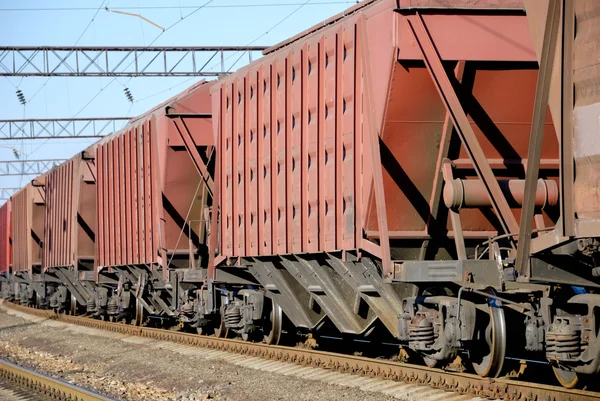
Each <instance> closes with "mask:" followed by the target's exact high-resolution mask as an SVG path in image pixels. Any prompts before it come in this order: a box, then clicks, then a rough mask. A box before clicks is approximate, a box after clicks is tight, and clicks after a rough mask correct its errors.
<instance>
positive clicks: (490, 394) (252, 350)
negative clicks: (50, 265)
mask: <svg viewBox="0 0 600 401" xmlns="http://www.w3.org/2000/svg"><path fill="white" fill-rule="evenodd" d="M4 305H5V306H6V307H7V308H8V309H12V310H15V311H19V312H22V313H27V314H30V315H35V316H38V317H42V318H46V319H54V320H57V321H61V322H65V323H71V324H75V325H79V326H84V327H89V328H94V329H99V330H107V331H111V332H115V333H119V334H125V335H132V336H140V337H145V338H152V339H156V340H159V341H169V342H174V343H179V344H184V345H188V346H196V347H203V348H209V349H214V350H218V351H226V352H230V353H236V354H240V355H247V356H253V357H259V358H264V359H269V360H273V361H282V362H291V363H295V364H298V365H303V366H310V367H318V368H324V369H328V370H332V371H337V372H341V373H351V374H355V375H360V376H368V377H375V378H381V379H387V380H394V381H400V382H404V383H407V384H418V385H426V386H430V387H433V388H437V389H443V390H446V391H451V392H454V393H458V394H464V395H470V396H473V397H485V398H493V399H503V400H507V401H563V400H565V401H587V400H600V393H598V392H593V391H586V390H573V389H566V388H563V387H559V386H550V385H544V384H539V383H532V382H526V381H519V380H512V379H507V378H497V379H489V378H482V377H479V376H477V375H474V374H469V373H460V372H451V371H443V370H440V369H435V368H429V367H426V366H420V365H414V364H408V363H401V362H394V361H390V360H382V359H373V358H365V357H360V356H354V355H345V354H338V353H332V352H325V351H318V350H313V349H305V348H299V347H286V346H273V345H267V344H262V343H252V342H246V341H240V340H235V339H223V338H217V337H210V336H200V335H196V334H190V333H184V332H178V331H170V330H165V329H156V328H148V327H139V326H133V325H128V324H123V323H111V322H105V321H100V320H94V319H90V318H87V317H78V316H70V315H62V314H60V315H57V314H56V313H54V312H53V311H49V310H40V309H33V308H30V307H25V306H22V305H17V304H9V303H6V302H5V303H4Z"/></svg>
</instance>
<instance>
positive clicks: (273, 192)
mask: <svg viewBox="0 0 600 401" xmlns="http://www.w3.org/2000/svg"><path fill="white" fill-rule="evenodd" d="M599 16H600V6H599V5H598V4H597V2H596V1H594V0H574V1H573V0H562V1H560V0H545V1H541V0H525V1H523V0H504V1H501V0H485V1H478V2H472V1H462V0H435V1H434V0H374V1H373V0H366V1H364V2H362V3H359V4H357V5H355V6H354V7H352V8H350V9H348V10H347V11H345V12H344V13H342V14H340V15H337V16H334V17H332V18H330V19H329V20H327V21H325V22H324V23H323V24H319V25H318V26H315V27H312V28H310V29H308V30H306V31H304V32H302V33H300V34H298V35H297V36H295V37H293V38H291V39H289V40H286V41H284V42H282V43H279V44H277V45H275V46H273V47H271V48H269V49H267V50H266V51H265V52H264V55H263V57H262V58H260V59H258V60H255V61H254V62H252V63H250V64H249V65H247V66H246V67H244V68H241V69H240V70H239V71H236V72H234V73H232V74H230V75H228V76H226V77H223V78H221V79H218V80H216V81H209V82H200V83H198V84H196V85H194V86H193V87H191V88H189V89H188V90H186V91H185V92H183V93H181V94H179V95H178V96H176V97H174V98H172V99H170V100H168V101H167V102H165V103H163V104H161V105H159V106H157V107H156V108H154V109H153V110H151V111H149V112H147V113H146V114H143V115H141V116H140V117H138V118H136V119H133V120H131V121H130V122H129V123H128V125H127V126H126V127H125V128H124V129H122V130H121V131H119V132H116V133H114V134H112V135H110V136H108V137H105V138H103V139H102V140H100V141H99V142H98V143H95V144H93V145H92V146H90V147H89V148H88V149H86V150H85V151H83V152H81V153H80V154H78V155H76V156H75V157H73V158H72V159H70V160H68V161H67V162H65V163H64V164H62V165H60V166H58V167H55V168H54V169H52V170H51V171H49V172H48V173H46V174H44V175H42V176H40V177H38V178H36V179H34V180H33V181H31V182H30V183H29V184H27V185H26V186H25V187H24V188H23V189H22V190H20V191H19V192H18V193H16V194H15V195H13V196H12V198H11V199H10V201H9V202H7V203H6V204H4V206H2V208H1V209H0V234H1V235H0V272H1V274H2V294H3V296H4V297H7V298H10V299H13V300H15V301H17V302H21V303H22V304H25V305H32V306H36V307H42V308H52V309H55V310H56V311H57V312H60V313H63V312H64V313H71V314H87V315H89V316H90V317H93V318H98V319H110V320H115V321H121V320H123V319H125V320H127V321H129V322H131V323H133V324H138V325H141V324H145V322H146V321H147V319H163V320H165V321H170V322H176V323H178V324H179V325H180V326H181V327H187V328H188V329H191V330H197V332H198V333H199V334H201V335H214V336H219V337H225V336H241V337H242V338H243V339H244V340H247V341H265V342H267V343H269V344H278V343H279V342H280V341H282V338H283V337H284V335H285V333H304V334H311V335H312V336H314V338H317V339H318V338H319V336H320V335H321V334H322V333H330V332H332V331H334V332H336V333H338V334H339V335H341V336H342V337H346V338H355V339H356V338H361V339H370V338H376V337H377V336H382V335H391V336H393V337H394V338H395V339H396V340H397V342H398V344H400V345H401V346H402V348H403V349H404V350H405V351H406V353H407V354H410V355H411V356H412V357H413V358H415V357H416V358H420V359H421V360H422V362H423V363H426V364H427V365H429V366H431V367H433V366H438V367H441V366H445V365H447V364H448V363H449V362H452V361H453V360H454V359H455V358H456V357H457V356H459V355H460V356H461V357H462V358H463V360H465V361H467V362H468V363H469V364H470V365H472V369H473V370H474V372H476V373H477V374H479V375H481V376H487V377H497V376H499V375H502V374H503V368H505V366H506V364H505V360H507V359H509V358H523V359H529V360H538V361H543V362H544V363H547V364H550V365H551V366H552V367H553V370H554V372H555V374H556V377H557V379H558V381H559V382H560V383H561V384H562V385H563V386H566V387H570V388H572V387H576V386H580V385H581V384H582V383H584V382H585V381H586V379H589V378H591V377H593V376H594V375H597V374H598V373H600V295H599V294H600V293H599V290H598V288H599V287H600V267H598V266H599V265H598V264H596V262H597V261H598V260H599V256H600V252H599V249H600V192H599V190H598V185H599V184H598V183H599V182H600V181H599V177H600V162H599V160H600V141H598V135H599V132H598V119H599V115H600V95H599V94H600V79H599V77H600V72H599V71H600V70H599V69H598V65H597V57H598V54H599V53H598V46H599V45H598V43H600V42H599V41H598V38H599V36H600V31H599V30H598V26H600V24H599V23H598V22H599V21H600V20H599V19H598V18H599Z"/></svg>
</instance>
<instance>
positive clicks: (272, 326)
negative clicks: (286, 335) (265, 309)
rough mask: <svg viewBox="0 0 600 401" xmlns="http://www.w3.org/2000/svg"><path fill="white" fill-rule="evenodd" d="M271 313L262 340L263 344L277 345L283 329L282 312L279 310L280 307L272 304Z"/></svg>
mask: <svg viewBox="0 0 600 401" xmlns="http://www.w3.org/2000/svg"><path fill="white" fill-rule="evenodd" d="M272 305H273V306H272V308H271V313H270V315H269V320H268V321H267V322H266V324H265V327H264V331H263V332H264V340H265V343H267V344H270V345H277V344H279V340H281V331H282V327H283V311H282V310H281V306H279V305H278V304H276V303H275V302H272Z"/></svg>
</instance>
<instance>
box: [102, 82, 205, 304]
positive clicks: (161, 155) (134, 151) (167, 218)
mask: <svg viewBox="0 0 600 401" xmlns="http://www.w3.org/2000/svg"><path fill="white" fill-rule="evenodd" d="M209 87H210V84H208V83H205V82H201V83H199V84H197V85H194V86H193V87H191V88H189V89H188V90H186V91H185V92H183V93H182V94H180V95H178V96H176V97H174V98H172V99H170V100H168V101H167V102H165V103H163V104H162V105H160V106H158V107H157V108H155V109H153V110H152V111H150V112H149V113H147V114H144V115H142V116H140V117H138V118H136V119H134V120H132V121H131V122H130V123H129V124H128V125H127V126H126V127H125V128H124V129H123V130H121V131H120V132H118V133H116V134H114V135H111V136H109V137H107V138H105V139H104V140H102V141H100V142H99V143H98V144H97V147H96V168H97V200H96V201H97V222H98V228H97V240H96V255H97V266H96V274H97V279H98V280H99V281H100V282H102V281H103V280H104V281H106V283H111V282H115V280H116V281H118V282H119V283H120V284H119V289H118V294H115V297H114V300H113V298H111V299H110V300H109V301H111V302H112V304H111V305H110V307H109V308H110V310H111V313H113V314H120V313H121V311H122V310H124V309H127V307H128V305H130V304H132V303H135V304H136V307H137V308H142V307H143V308H145V309H146V310H147V311H148V312H150V313H152V314H157V315H160V314H166V315H169V316H173V315H174V314H175V312H174V309H175V308H176V305H177V304H178V299H179V298H178V296H177V295H176V294H175V293H173V292H172V291H171V290H170V288H175V287H176V286H175V285H172V284H171V283H170V280H174V278H173V277H171V276H170V274H169V271H170V270H174V269H176V268H185V269H189V268H190V267H193V266H196V265H198V266H201V265H204V266H206V265H207V263H208V253H207V249H206V247H205V245H202V244H205V243H206V241H205V238H204V236H205V235H206V225H207V216H208V215H207V214H206V213H207V210H206V206H207V205H209V204H210V200H209V199H210V192H211V190H212V186H213V183H212V178H211V174H210V173H209V169H210V168H212V167H211V164H213V163H214V162H211V157H212V154H213V151H214V141H213V135H212V124H211V114H210V94H209V91H208V89H209ZM120 273H122V274H120ZM134 287H135V290H136V293H137V294H138V295H139V294H146V295H147V296H146V297H144V296H138V297H137V298H135V300H134V297H133V296H130V292H129V289H133V288H134ZM101 298H102V299H104V300H106V296H103V297H101ZM98 302H100V300H99V301H98ZM115 302H116V303H118V305H119V306H118V307H117V306H115V305H114V303H115ZM105 306H107V305H103V306H102V307H105ZM96 309H98V308H96Z"/></svg>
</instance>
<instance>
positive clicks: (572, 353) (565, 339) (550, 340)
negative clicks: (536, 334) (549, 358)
mask: <svg viewBox="0 0 600 401" xmlns="http://www.w3.org/2000/svg"><path fill="white" fill-rule="evenodd" d="M580 340H581V339H580V336H579V333H578V332H575V333H571V334H554V333H548V334H546V354H548V355H553V356H555V357H557V358H559V359H561V358H562V355H564V354H568V355H569V358H574V357H578V356H579V355H581V352H582V350H581V341H580Z"/></svg>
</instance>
